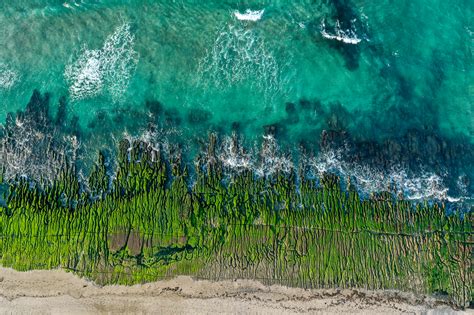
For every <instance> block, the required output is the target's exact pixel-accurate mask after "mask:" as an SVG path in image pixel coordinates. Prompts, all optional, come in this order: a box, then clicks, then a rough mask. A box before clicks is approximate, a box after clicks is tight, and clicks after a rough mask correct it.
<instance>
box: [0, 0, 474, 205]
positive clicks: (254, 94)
mask: <svg viewBox="0 0 474 315" xmlns="http://www.w3.org/2000/svg"><path fill="white" fill-rule="evenodd" d="M48 2H49V4H48ZM247 10H250V11H247ZM471 16H472V3H471V2H470V1H467V0H466V1H443V0H431V1H426V0H414V1H413V0H410V1H408V0H406V1H405V0H401V1H395V2H394V1H388V0H383V1H376V2H373V1H372V2H371V1H361V0H352V1H345V0H332V1H329V0H328V1H238V2H237V1H206V2H205V3H202V2H198V1H161V2H157V1H131V0H130V1H79V0H75V1H65V2H63V3H61V2H57V1H32V0H28V1H25V0H23V1H22V0H19V1H15V2H3V3H2V4H0V29H2V32H0V121H2V122H3V121H5V120H6V119H7V113H9V112H15V111H17V110H24V109H25V106H26V104H27V103H28V102H29V100H30V97H31V95H32V92H33V90H34V89H38V90H39V91H41V92H42V93H44V92H49V93H50V94H51V98H50V102H49V114H50V116H51V117H54V116H55V115H56V112H57V110H58V104H59V99H60V97H61V96H65V97H66V99H67V105H66V107H65V113H66V114H67V119H66V120H65V121H68V123H65V122H63V124H64V125H66V127H70V126H71V123H70V121H71V119H73V117H77V127H75V128H76V129H75V132H76V135H77V136H78V137H79V138H80V143H81V145H82V148H83V151H87V152H93V153H90V154H89V155H93V156H94V157H95V156H96V155H95V154H96V152H97V149H103V148H107V147H111V146H113V139H118V138H120V137H122V136H123V135H124V133H127V134H131V135H135V136H139V135H143V134H145V133H146V131H147V130H149V126H150V123H151V124H153V125H156V126H157V127H156V128H154V130H158V131H159V132H155V133H154V139H153V140H154V141H161V140H163V139H164V138H166V139H167V141H168V142H171V143H180V144H181V146H183V147H185V148H186V149H187V150H189V151H190V152H195V151H196V150H198V148H199V141H198V140H201V139H203V138H204V139H205V138H207V136H206V135H207V133H208V132H209V131H217V132H218V133H219V134H220V135H230V134H231V133H232V132H236V133H237V134H239V136H240V137H241V138H242V139H243V143H244V144H245V145H246V146H247V147H249V148H250V147H253V146H254V143H260V142H262V136H263V135H264V134H272V135H274V138H275V139H276V141H277V143H278V145H279V147H280V148H282V149H283V150H292V149H298V148H300V147H301V146H303V147H304V148H305V149H306V150H307V151H309V152H319V154H316V157H315V158H310V159H311V162H310V164H311V165H315V166H316V167H315V171H314V172H316V173H317V172H319V171H321V170H327V169H329V170H333V171H334V170H335V171H337V172H339V173H341V174H343V175H345V176H352V177H356V178H357V179H358V182H359V184H360V187H361V189H364V190H366V191H373V190H383V189H386V187H387V185H388V184H389V183H390V182H393V181H394V182H396V184H397V185H398V186H400V187H401V188H400V190H401V191H402V192H404V193H405V194H406V195H407V196H409V197H413V198H415V199H420V198H428V199H433V198H434V199H436V198H440V199H446V198H447V196H451V197H453V198H454V197H457V198H459V197H464V198H465V197H469V196H472V194H473V191H474V189H473V184H472V182H473V181H474V175H473V173H474V172H473V157H474V155H473V145H474V138H473V137H472V135H473V132H474V129H473V128H474V127H473V126H474V124H473V119H474V118H473V117H474V116H473V114H472V92H471V90H472V82H473V81H472V74H473V70H472V40H473V33H472V25H471V24H470V23H469V22H470V17H471ZM66 129H67V130H66ZM323 130H327V131H329V136H328V133H323ZM63 131H64V132H63V133H64V134H69V133H70V132H71V130H70V129H68V128H65V129H64V130H63ZM31 133H32V132H29V133H28V134H31ZM322 133H323V135H322ZM63 136H64V135H63V134H62V133H61V132H60V137H63ZM34 139H36V138H34V137H32V138H31V142H33V141H36V140H34ZM41 139H43V138H41ZM224 151H225V150H224ZM272 152H273V151H272ZM254 153H255V152H254ZM37 154H41V153H37ZM83 154H84V152H83ZM255 154H256V153H255ZM272 154H274V153H272ZM309 156H312V154H309ZM89 158H90V159H93V157H89ZM276 160H278V159H272V160H271V161H270V162H269V163H275V161H276ZM228 161H231V162H232V163H234V162H235V160H232V159H230V160H228ZM278 163H280V164H281V160H278ZM278 163H277V164H278ZM33 164H34V163H33ZM280 164H278V165H280ZM34 167H35V165H33V166H31V167H29V168H28V169H31V168H34ZM15 170H22V168H14V169H12V172H14V171H15ZM256 170H257V171H259V170H260V171H261V168H256ZM45 171H47V169H46V170H45ZM19 172H20V173H21V172H26V171H19ZM26 173H27V172H26ZM264 173H265V172H264ZM26 175H28V174H26ZM364 183H366V184H364ZM453 200H454V199H453Z"/></svg>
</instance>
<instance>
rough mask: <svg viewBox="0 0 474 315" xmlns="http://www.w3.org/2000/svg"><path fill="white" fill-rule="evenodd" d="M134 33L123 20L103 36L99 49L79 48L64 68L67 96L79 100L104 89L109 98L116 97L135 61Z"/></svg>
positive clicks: (131, 73) (126, 86)
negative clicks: (111, 32)
mask: <svg viewBox="0 0 474 315" xmlns="http://www.w3.org/2000/svg"><path fill="white" fill-rule="evenodd" d="M134 44H135V36H134V35H133V34H132V33H131V31H130V25H129V24H127V23H125V24H123V25H122V26H120V27H118V28H117V29H116V30H115V32H114V33H113V34H112V35H110V36H109V37H107V39H106V40H105V42H104V45H103V47H102V48H101V49H99V50H88V49H85V48H84V49H83V50H82V53H81V55H80V56H79V57H78V58H77V60H76V61H75V62H73V63H71V64H69V65H68V66H66V69H65V71H64V76H65V78H66V81H67V82H68V83H69V84H70V86H69V94H70V96H71V99H73V100H79V99H84V98H90V97H94V96H97V95H99V94H101V93H103V92H107V93H108V94H109V95H110V96H111V98H112V100H113V101H115V102H117V101H120V99H121V97H122V95H123V94H124V93H125V92H126V90H127V88H128V84H129V81H130V79H131V77H132V75H133V73H134V72H135V69H136V65H137V63H138V53H137V52H136V51H135V50H134Z"/></svg>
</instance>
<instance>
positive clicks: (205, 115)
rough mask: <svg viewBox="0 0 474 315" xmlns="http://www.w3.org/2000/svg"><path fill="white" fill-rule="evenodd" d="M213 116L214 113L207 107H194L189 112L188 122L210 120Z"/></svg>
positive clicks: (195, 122)
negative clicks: (206, 108)
mask: <svg viewBox="0 0 474 315" xmlns="http://www.w3.org/2000/svg"><path fill="white" fill-rule="evenodd" d="M211 117H212V113H211V112H210V111H207V110H205V109H200V108H196V109H192V110H191V111H189V113H188V122H189V123H191V124H201V123H205V122H207V121H209V120H210V119H211Z"/></svg>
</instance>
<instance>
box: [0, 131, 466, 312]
mask: <svg viewBox="0 0 474 315" xmlns="http://www.w3.org/2000/svg"><path fill="white" fill-rule="evenodd" d="M216 143H217V138H216V136H215V135H214V134H212V135H211V137H210V140H209V143H208V146H207V152H205V153H204V154H203V155H202V156H201V157H200V158H199V159H197V161H196V165H197V167H196V168H195V170H194V171H195V174H194V175H192V176H193V177H194V179H195V180H194V184H193V185H189V183H190V182H191V180H190V176H191V175H190V172H189V170H188V166H186V165H185V164H183V163H182V162H181V161H180V159H179V158H178V159H168V158H167V157H165V156H163V154H162V153H160V152H159V151H156V150H155V149H153V148H151V147H150V146H149V145H148V144H147V143H145V142H143V141H134V142H129V141H128V140H123V141H121V142H120V145H119V149H118V154H117V157H116V160H117V164H118V167H117V170H116V173H115V174H114V176H111V175H110V174H109V173H108V171H107V168H106V164H107V158H106V156H105V155H104V154H99V161H98V163H97V165H96V167H95V169H94V170H93V172H92V173H91V175H90V178H89V181H88V182H89V186H90V187H89V188H90V191H84V190H83V189H80V187H81V184H80V183H79V181H78V177H77V174H76V170H75V167H74V165H73V164H72V163H69V164H67V165H66V166H65V167H64V168H63V169H62V171H61V173H60V175H59V176H58V177H57V178H56V180H55V181H54V182H53V184H52V185H50V186H47V187H43V188H41V186H40V185H31V183H30V182H29V181H28V180H26V179H21V180H19V181H8V182H4V183H3V185H7V186H8V189H6V190H4V191H5V192H4V195H6V198H5V199H6V202H5V203H4V204H2V205H0V235H1V237H0V255H1V258H0V262H1V264H2V265H3V266H11V267H14V268H16V269H19V270H30V269H36V268H41V269H43V268H58V267H61V268H65V269H67V270H73V271H74V272H76V273H77V274H79V275H83V276H86V277H89V278H91V279H94V280H95V281H96V282H98V283H122V284H134V283H141V282H144V281H153V280H156V279H160V278H163V277H170V276H175V275H191V276H195V277H200V278H207V279H211V280H219V279H228V278H251V279H258V280H260V281H262V282H264V283H268V284H274V283H278V284H283V285H289V286H299V287H305V288H329V287H336V288H348V287H351V288H360V287H364V288H368V289H400V290H409V291H413V292H415V293H422V294H435V295H439V294H440V292H441V293H443V294H447V295H448V298H449V301H450V302H451V303H452V304H453V305H456V306H459V307H466V306H468V305H469V303H471V302H470V301H471V300H472V296H473V290H472V287H471V285H470V284H471V283H472V272H471V253H472V245H473V241H472V240H473V238H472V236H473V231H472V211H470V212H466V213H462V214H461V213H460V212H452V213H449V211H448V206H447V205H445V204H442V203H431V204H429V203H422V204H420V203H418V204H415V203H413V202H410V201H407V200H402V199H399V198H397V197H395V196H393V195H392V194H390V193H388V192H386V193H381V194H378V195H373V196H372V197H371V198H368V199H364V198H361V196H360V195H359V194H358V193H357V191H356V190H355V189H353V188H352V186H351V185H350V184H349V185H348V187H347V189H345V190H343V189H342V188H341V187H342V183H341V179H340V178H339V177H338V176H336V175H334V174H329V173H328V174H323V175H322V177H321V178H320V179H319V180H318V181H316V180H313V179H308V178H306V177H305V176H303V175H302V174H303V173H304V172H298V171H296V170H294V171H291V172H290V173H283V172H276V173H272V174H270V175H268V176H256V175H255V174H254V173H253V172H252V171H250V170H244V171H241V172H238V173H235V174H232V175H231V179H230V180H226V179H225V176H227V175H225V174H224V171H223V168H224V166H223V165H222V164H221V162H220V161H219V159H217V158H216V152H215V150H216Z"/></svg>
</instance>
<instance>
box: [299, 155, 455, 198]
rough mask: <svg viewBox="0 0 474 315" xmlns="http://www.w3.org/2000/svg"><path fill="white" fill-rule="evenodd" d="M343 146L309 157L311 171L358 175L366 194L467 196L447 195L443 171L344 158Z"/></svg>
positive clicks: (358, 183)
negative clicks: (375, 164) (386, 166)
mask: <svg viewBox="0 0 474 315" xmlns="http://www.w3.org/2000/svg"><path fill="white" fill-rule="evenodd" d="M342 153H343V151H342V150H336V151H326V152H322V153H320V154H319V155H318V157H316V158H311V159H308V165H309V167H310V171H311V172H312V174H313V175H315V176H320V175H322V174H324V173H325V172H329V173H335V174H338V175H339V176H341V178H352V179H355V182H356V183H355V185H356V187H357V189H358V190H359V191H360V192H362V193H363V194H366V195H368V194H370V193H374V192H382V191H387V190H388V191H391V192H393V193H395V194H397V195H400V194H401V195H403V196H404V197H405V198H407V199H410V200H429V199H434V200H445V201H450V202H458V201H461V200H462V199H463V198H464V197H453V196H450V195H448V188H447V187H446V185H445V184H444V182H443V179H442V177H441V176H440V174H436V173H434V172H421V173H416V174H413V173H411V172H409V171H408V170H406V169H404V168H403V167H394V168H392V169H391V170H383V169H377V168H374V167H369V166H367V165H363V164H360V163H350V162H347V161H345V160H344V159H343V158H342V156H343V154H342Z"/></svg>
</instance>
